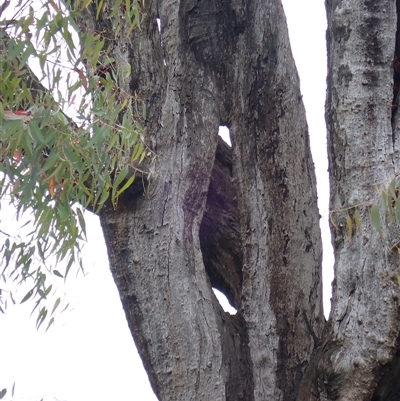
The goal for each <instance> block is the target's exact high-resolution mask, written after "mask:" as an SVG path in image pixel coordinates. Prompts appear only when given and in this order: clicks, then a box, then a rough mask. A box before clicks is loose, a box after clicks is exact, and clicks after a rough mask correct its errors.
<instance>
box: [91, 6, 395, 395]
mask: <svg viewBox="0 0 400 401" xmlns="http://www.w3.org/2000/svg"><path fill="white" fill-rule="evenodd" d="M110 4H111V3H110ZM144 4H145V6H144V8H143V9H142V13H143V21H142V24H141V27H140V29H135V30H134V31H133V32H132V33H131V34H130V35H129V36H127V34H126V32H127V31H128V29H129V27H128V26H127V27H122V29H121V31H120V33H119V36H118V37H117V38H116V40H115V41H112V43H111V45H112V47H113V50H112V55H113V57H114V58H115V59H116V65H117V68H118V67H121V66H124V65H125V64H127V63H129V64H130V65H131V71H132V74H131V76H130V77H129V78H126V77H125V78H124V79H121V82H119V85H120V86H121V87H122V90H125V91H126V92H127V93H132V92H133V91H136V92H137V93H138V96H139V97H140V99H142V100H143V101H144V103H145V105H146V110H147V120H146V136H145V141H146V144H147V146H148V147H149V148H150V149H151V150H152V151H153V152H154V154H155V155H156V157H155V158H154V160H153V161H152V162H151V163H150V164H149V165H147V166H146V168H147V171H148V175H147V177H146V184H145V186H144V187H143V188H142V190H141V191H139V192H138V191H136V192H132V191H131V192H128V193H126V194H125V196H124V197H123V198H122V199H121V200H120V202H119V204H118V208H117V209H116V210H112V209H111V208H105V209H104V210H103V211H102V212H101V214H100V217H101V223H102V227H103V230H104V235H105V239H106V243H107V248H108V254H109V259H110V266H111V270H112V273H113V276H114V279H115V282H116V285H117V287H118V290H119V293H120V296H121V300H122V303H123V307H124V309H125V312H126V316H127V320H128V323H129V326H130V329H131V332H132V335H133V337H134V339H135V342H136V345H137V347H138V350H139V353H140V355H141V357H142V359H143V363H144V366H145V368H146V370H147V372H148V374H149V378H150V382H151V385H152V387H153V389H154V392H155V393H156V395H157V397H158V398H159V399H160V400H163V401H166V400H185V401H188V400H196V401H197V400H205V401H209V400H213V401H218V400H232V401H233V400H246V401H247V400H249V401H252V400H254V401H256V400H257V401H258V400H285V401H286V400H287V401H289V400H290V401H291V400H296V399H297V400H338V399H341V400H342V399H343V400H355V401H360V400H372V399H373V400H395V399H398V397H399V388H398V384H397V382H398V380H397V378H398V372H399V369H400V367H399V366H400V365H399V363H398V361H399V359H400V355H398V354H396V352H397V349H398V334H399V324H400V323H399V322H400V319H399V313H398V312H399V311H398V293H399V289H398V285H397V284H396V283H394V282H393V281H392V280H391V278H392V277H396V275H397V274H399V273H398V269H399V258H398V255H395V254H394V253H393V252H392V253H390V252H389V251H388V249H389V245H390V244H389V242H390V241H389V234H388V232H387V230H385V229H383V231H384V232H383V234H382V235H380V234H379V232H378V231H377V230H375V229H374V228H373V227H372V225H371V222H370V219H369V209H370V205H371V202H373V201H374V199H375V198H376V195H377V192H376V189H375V188H376V187H377V186H379V185H380V184H382V183H385V182H386V181H387V180H390V179H391V178H392V177H394V174H395V172H397V171H398V163H399V159H398V157H399V142H398V138H399V136H398V130H399V127H398V125H399V124H400V123H398V119H397V115H393V118H392V114H391V108H392V102H393V92H392V88H393V63H392V61H393V56H394V53H395V42H396V41H395V38H396V29H397V28H396V27H397V17H396V5H395V3H394V2H393V1H388V0H387V1H380V2H377V1H371V0H357V1H353V2H351V5H347V3H346V2H343V1H339V0H330V1H328V3H327V11H328V19H329V35H328V44H329V48H328V49H329V78H328V101H327V121H328V128H329V152H330V173H331V193H332V194H331V208H332V211H333V213H332V222H333V224H332V233H333V238H334V248H335V255H336V265H335V274H336V281H335V285H334V295H333V305H332V313H331V317H330V320H329V322H328V323H327V324H325V320H324V317H323V312H322V286H321V285H322V283H321V277H322V276H321V259H322V255H321V240H320V232H319V225H318V221H319V213H318V208H317V196H316V183H315V175H314V167H313V163H312V159H311V154H310V147H309V138H308V132H307V124H306V120H305V112H304V107H303V103H302V99H301V94H300V89H299V79H298V76H297V72H296V69H295V65H294V61H293V57H292V54H291V51H290V45H289V40H288V34H287V29H286V22H285V17H284V13H283V9H282V6H281V4H280V2H279V1H278V0H267V1H266V0H246V1H243V0H230V1H229V0H226V1H225V0H224V1H216V0H203V1H200V0H175V1H171V0H165V1H162V2H161V1H157V0H148V1H146V2H144ZM104 10H107V7H104ZM95 14H96V12H95V10H92V15H95ZM157 18H160V20H161V33H159V31H158V28H157V20H156V19H157ZM87 23H89V24H92V27H93V28H94V29H98V30H99V31H101V32H102V34H103V35H104V36H105V37H109V38H111V37H113V36H114V34H113V32H112V25H111V24H110V20H109V19H107V17H106V14H105V13H100V17H99V19H98V20H96V19H95V18H94V17H93V19H92V22H87ZM399 50H400V48H399ZM391 120H393V121H391ZM219 125H227V126H228V127H229V128H230V134H231V139H232V148H231V149H229V148H227V146H226V145H224V144H223V143H221V141H219V140H218V127H219ZM378 195H379V194H378ZM355 206H357V208H356V207H355ZM356 210H359V213H360V215H361V227H358V226H357V229H354V230H353V231H354V233H353V232H352V233H351V235H348V234H346V233H347V229H346V221H347V220H346V216H347V215H349V216H350V217H351V218H354V213H355V211H356ZM396 280H397V278H396ZM212 287H215V288H218V289H220V290H221V291H223V292H224V293H225V294H226V295H227V297H228V299H229V300H230V302H231V303H232V305H234V306H235V307H236V308H237V309H238V313H237V314H236V315H234V316H231V315H229V314H227V313H225V312H224V311H223V310H222V309H221V307H220V305H219V303H218V301H217V300H216V298H215V296H214V294H213V292H212ZM396 397H397V398H396Z"/></svg>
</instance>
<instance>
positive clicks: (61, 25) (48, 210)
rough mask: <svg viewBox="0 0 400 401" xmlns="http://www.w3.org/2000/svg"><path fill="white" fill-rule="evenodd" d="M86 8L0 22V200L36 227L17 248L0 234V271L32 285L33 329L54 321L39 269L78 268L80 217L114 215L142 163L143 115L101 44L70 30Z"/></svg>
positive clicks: (48, 7)
mask: <svg viewBox="0 0 400 401" xmlns="http://www.w3.org/2000/svg"><path fill="white" fill-rule="evenodd" d="M89 3H90V1H87V0H86V1H83V2H79V3H75V5H74V8H73V9H72V8H71V10H72V11H71V12H67V10H66V9H65V7H64V6H63V5H62V4H60V3H55V2H54V1H53V0H49V1H48V2H45V3H43V5H42V7H41V9H40V10H35V9H34V8H33V7H32V6H29V7H28V8H27V9H26V10H25V11H26V12H25V15H19V14H18V13H19V12H20V11H18V12H17V14H16V15H15V16H14V17H13V18H12V19H3V20H0V50H1V56H0V71H1V75H2V76H1V83H0V173H2V174H1V176H0V199H3V200H4V199H6V198H9V199H10V201H11V203H12V204H13V205H14V206H15V207H16V213H17V218H19V217H21V216H23V215H27V214H30V215H31V220H32V224H33V229H32V230H31V232H29V233H28V234H27V235H26V236H25V238H24V239H23V240H21V239H13V238H12V237H11V236H9V235H7V234H6V233H3V235H5V236H6V240H5V241H4V244H3V245H2V246H1V247H0V257H1V262H0V263H1V265H0V268H1V271H2V273H1V274H2V278H3V280H6V279H7V277H8V278H11V279H12V280H14V281H17V282H24V281H26V280H27V279H28V278H31V279H33V282H34V286H33V287H32V289H31V290H30V291H29V292H28V293H27V294H26V296H25V297H24V298H23V300H22V302H25V301H27V300H28V299H35V300H36V306H35V308H38V310H39V315H38V319H37V325H38V326H40V325H41V324H42V323H43V321H44V320H45V319H46V317H48V316H50V315H51V314H52V313H51V314H50V313H48V310H47V307H46V306H40V305H42V301H44V300H46V299H47V297H48V295H49V293H50V291H51V290H52V286H51V285H49V286H48V285H46V277H47V276H46V273H44V271H45V270H46V271H47V272H50V273H51V274H52V275H55V276H58V277H64V278H65V277H66V276H67V274H68V272H69V270H70V268H71V266H73V265H74V264H75V263H78V264H79V265H80V266H81V268H82V261H81V258H80V256H79V255H80V249H81V241H82V240H83V239H85V238H86V227H85V219H84V214H83V209H85V208H87V209H90V210H92V211H94V212H99V211H100V210H101V209H102V207H103V206H104V204H105V203H106V202H111V204H112V205H113V206H114V207H116V206H117V202H118V197H119V196H120V195H121V193H122V192H123V191H125V190H126V189H127V188H128V187H129V186H130V185H131V184H132V183H133V181H134V178H135V174H134V171H135V170H134V168H133V162H136V164H137V163H138V162H141V161H142V160H143V159H144V157H145V156H146V149H145V146H144V143H143V136H144V130H143V129H142V126H141V124H140V120H141V118H143V117H145V115H144V114H143V113H144V112H145V109H144V107H142V105H141V102H140V100H138V99H137V98H135V97H132V96H130V97H127V96H125V95H124V96H122V95H121V93H120V91H119V88H118V74H119V72H118V71H117V69H116V68H115V60H114V59H113V58H112V57H111V55H110V54H109V52H110V51H109V50H106V49H104V44H105V41H104V40H102V38H101V37H100V36H99V35H98V34H97V33H95V32H93V33H91V32H79V29H78V27H77V25H76V23H75V19H76V18H79V16H80V13H83V12H84V10H85V8H86V7H87V6H88V5H89ZM135 4H136V6H135ZM98 7H99V9H101V5H98ZM126 10H128V11H126ZM135 10H136V11H135ZM125 12H127V13H129V18H130V21H131V23H132V21H136V24H137V23H138V21H139V19H138V18H139V17H138V14H137V13H138V4H137V2H135V3H134V4H133V5H131V4H130V3H129V1H128V2H127V3H126V4H125ZM117 15H119V12H114V11H113V12H112V13H111V14H110V18H114V19H115V18H116V16H117ZM118 18H120V17H118ZM135 26H136V25H135ZM132 29H133V28H132ZM78 38H81V39H82V40H83V41H82V42H81V43H83V46H81V45H80V42H79V39H78ZM82 60H85V65H84V64H83V62H82ZM86 66H87V68H86ZM91 66H97V68H96V69H95V68H93V67H91ZM33 70H35V74H33V73H32V71H33ZM99 70H100V71H101V74H100V73H99V72H98V71H99ZM37 76H39V77H41V78H40V79H41V81H39V79H38V78H37ZM45 81H46V82H47V88H46V87H45V86H44V83H43V82H45ZM67 108H72V109H73V110H74V118H73V119H72V118H70V117H68V116H67V114H66V113H65V111H64V110H65V109H67ZM139 109H141V113H140V114H139ZM10 116H12V118H11V117H10ZM49 260H52V263H54V265H55V266H56V265H57V263H59V262H63V263H64V264H65V271H64V272H63V273H60V271H59V270H57V269H55V268H50V267H49V266H48V261H49ZM56 302H57V301H56ZM57 306H58V305H57ZM55 309H56V308H53V313H54V311H55ZM52 319H53V318H52ZM51 323H52V320H50V323H49V325H50V324H51Z"/></svg>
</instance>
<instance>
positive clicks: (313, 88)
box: [0, 0, 333, 401]
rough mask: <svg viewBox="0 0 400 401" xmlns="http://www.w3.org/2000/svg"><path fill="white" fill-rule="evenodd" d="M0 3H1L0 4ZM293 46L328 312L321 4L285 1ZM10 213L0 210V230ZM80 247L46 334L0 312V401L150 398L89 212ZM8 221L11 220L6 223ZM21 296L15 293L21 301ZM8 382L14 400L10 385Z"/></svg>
mask: <svg viewBox="0 0 400 401" xmlns="http://www.w3.org/2000/svg"><path fill="white" fill-rule="evenodd" d="M0 1H1V0H0ZM283 3H284V7H285V11H286V15H287V19H288V24H289V34H290V38H291V41H292V49H293V53H294V56H295V59H296V63H297V67H298V70H299V75H300V79H301V89H302V93H303V99H304V102H305V106H306V110H307V117H308V123H309V128H310V135H311V145H312V150H313V155H314V162H315V165H316V171H317V179H318V185H319V188H318V189H319V201H320V213H321V215H322V216H323V217H322V219H321V226H322V229H323V240H324V245H325V249H324V252H325V253H324V279H325V282H326V284H327V285H325V287H324V291H325V295H324V305H325V308H327V307H329V297H330V281H331V280H332V265H333V257H332V253H331V249H330V237H329V229H328V200H329V192H328V191H329V185H328V175H327V172H326V171H327V160H326V139H325V138H326V133H325V122H324V102H325V86H326V45H325V30H326V18H325V8H324V1H323V0H302V1H299V0H284V1H283ZM11 217H12V216H10V215H9V214H7V211H6V209H5V208H4V207H3V209H2V210H0V222H1V226H2V228H3V227H4V224H6V223H7V221H10V218H11ZM86 217H87V219H88V223H87V226H88V238H89V241H88V244H87V245H86V246H85V248H84V266H85V270H86V276H85V277H83V275H82V274H78V275H77V276H75V275H74V273H72V274H70V277H69V279H68V280H67V285H66V287H65V290H64V291H65V293H66V295H65V299H66V302H68V303H69V304H70V305H71V307H70V308H69V309H68V310H67V311H66V312H64V313H62V314H61V315H58V316H57V319H56V324H55V326H54V327H53V328H51V329H50V330H49V331H48V332H47V333H44V329H40V331H36V329H35V317H34V315H33V317H32V318H29V315H30V311H31V308H32V304H29V303H27V304H24V305H19V306H10V307H9V308H8V309H7V311H6V312H7V314H6V315H2V314H0V390H1V389H2V388H7V389H8V390H9V392H8V394H7V395H6V396H5V398H4V400H5V401H9V400H11V399H12V400H14V401H18V400H25V401H39V400H41V399H42V398H43V401H54V400H58V401H110V400H118V401H135V400H137V401H155V400H156V397H155V396H154V394H153V392H152V390H151V388H150V385H149V383H148V379H147V375H146V373H145V371H144V369H143V366H142V363H141V361H140V359H139V357H138V355H137V352H136V349H135V346H134V343H133V340H132V337H131V334H130V332H129V329H128V326H127V323H126V320H125V315H124V312H123V310H122V307H121V303H120V300H119V296H118V292H117V290H116V288H115V285H114V282H113V279H112V277H111V274H110V272H109V269H108V260H107V253H106V248H105V245H104V241H103V238H102V234H101V229H100V226H99V223H98V219H97V218H96V217H94V216H93V215H90V214H89V213H87V214H86ZM9 224H11V223H9ZM23 295H24V294H21V296H23ZM14 382H15V383H16V384H15V396H14V397H13V398H11V387H12V385H13V383H14Z"/></svg>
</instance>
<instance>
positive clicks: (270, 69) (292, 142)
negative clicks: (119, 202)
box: [228, 1, 324, 400]
mask: <svg viewBox="0 0 400 401" xmlns="http://www.w3.org/2000/svg"><path fill="white" fill-rule="evenodd" d="M233 4H234V5H235V6H234V7H235V8H236V10H241V11H240V12H238V14H239V15H242V16H243V17H242V18H243V20H244V21H252V23H251V25H250V24H249V25H246V28H245V29H244V31H243V32H242V33H241V34H240V35H239V37H238V40H237V44H236V51H235V52H234V53H233V56H232V57H231V58H230V59H229V63H230V65H231V66H232V68H231V75H228V76H229V82H230V86H229V90H230V93H229V95H228V99H231V104H232V108H231V111H230V115H229V118H228V125H229V128H230V132H231V135H232V139H233V150H234V176H235V179H236V180H237V186H238V199H239V211H240V219H241V221H240V224H241V234H242V241H243V290H242V305H243V306H242V308H243V314H244V318H245V320H246V322H247V325H248V332H249V346H250V353H251V358H252V364H253V378H254V398H255V400H265V399H282V400H293V399H295V397H296V394H297V391H298V388H299V384H300V381H301V379H302V377H303V375H304V372H305V369H306V367H307V366H308V364H309V362H310V360H311V357H312V354H313V352H314V351H315V349H316V347H317V345H318V341H319V337H320V336H321V331H322V327H323V322H324V318H323V315H322V304H321V299H322V298H321V296H322V288H321V243H320V232H319V225H318V220H319V214H318V208H317V204H316V183H315V176H314V170H313V163H312V159H311V154H310V148H309V138H308V131H307V124H306V121H305V113H304V107H303V104H302V101H301V95H300V90H299V80H298V76H297V72H296V69H295V66H294V62H293V58H292V54H291V51H290V45H289V40H288V34H287V28H286V23H285V17H284V13H283V9H282V6H281V4H280V2H278V1H267V2H247V3H246V5H243V4H242V3H241V2H239V1H237V2H233Z"/></svg>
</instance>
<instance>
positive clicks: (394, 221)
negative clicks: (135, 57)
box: [370, 174, 400, 253]
mask: <svg viewBox="0 0 400 401" xmlns="http://www.w3.org/2000/svg"><path fill="white" fill-rule="evenodd" d="M370 217H371V222H372V224H373V226H374V227H375V229H376V230H377V231H378V232H379V234H380V235H381V236H383V228H385V229H387V230H388V231H389V232H391V233H394V234H395V236H396V235H398V233H399V225H400V174H396V175H395V177H394V178H393V179H392V180H391V182H390V183H389V185H388V186H387V188H385V189H384V190H383V191H382V193H381V201H380V202H379V203H375V204H373V205H372V207H371V211H370ZM382 223H383V224H382ZM390 250H391V251H397V252H398V253H400V240H399V239H398V238H397V239H395V241H392V245H391V247H390Z"/></svg>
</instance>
